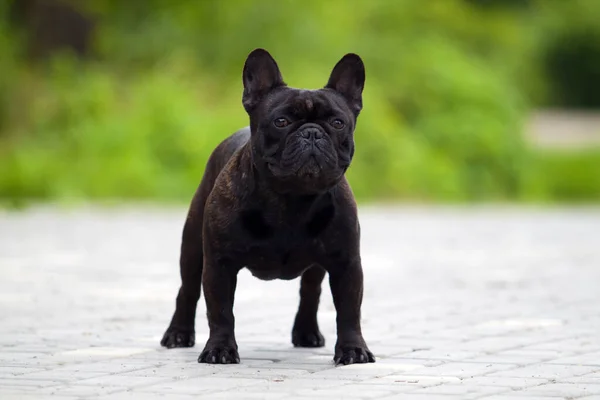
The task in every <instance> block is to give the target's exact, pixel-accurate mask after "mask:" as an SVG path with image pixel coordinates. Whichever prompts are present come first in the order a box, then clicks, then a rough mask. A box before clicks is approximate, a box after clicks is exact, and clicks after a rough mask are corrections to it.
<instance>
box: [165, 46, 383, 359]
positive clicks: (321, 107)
mask: <svg viewBox="0 0 600 400" xmlns="http://www.w3.org/2000/svg"><path fill="white" fill-rule="evenodd" d="M361 74H362V75H361ZM243 77H244V86H245V91H244V97H243V102H244V106H245V108H246V110H247V111H248V114H249V116H250V127H247V128H244V129H241V130H239V131H238V132H236V133H234V134H233V135H232V136H230V137H228V138H227V139H225V140H224V141H223V142H222V143H221V144H220V145H219V146H218V147H217V148H216V149H215V150H214V152H213V153H212V155H211V156H210V158H209V160H208V163H207V166H206V170H205V173H204V177H203V178H202V181H201V183H200V186H199V187H198V189H197V191H196V193H195V195H194V197H193V200H192V203H191V206H190V209H189V212H188V215H187V220H186V222H185V225H184V229H183V237H182V245H181V258H180V271H181V282H182V284H181V288H180V289H179V294H178V296H177V301H176V309H175V313H174V315H173V318H172V320H171V324H170V326H169V328H168V329H167V331H166V332H165V334H164V337H163V339H162V341H161V344H162V345H163V346H165V347H168V348H173V347H191V346H193V345H194V341H195V338H194V323H195V314H196V306H197V302H198V299H199V298H200V288H201V286H202V287H203V288H204V296H205V300H206V306H207V317H208V323H209V328H210V335H209V339H208V341H207V343H206V345H205V348H204V350H203V351H202V353H201V354H200V356H199V358H198V361H199V362H207V363H238V362H239V361H240V359H239V355H238V347H237V343H236V340H235V333H234V315H233V302H234V294H235V288H236V283H237V274H238V272H239V271H240V270H241V269H242V268H247V269H248V270H250V272H251V273H252V274H253V275H254V276H256V277H257V278H259V279H263V280H272V279H285V280H289V279H294V278H297V277H299V276H301V277H302V278H301V284H300V305H299V308H298V311H297V314H296V318H295V322H294V326H293V329H292V343H293V345H294V346H298V347H321V346H323V345H324V344H325V340H324V338H323V335H322V334H321V332H320V331H319V327H318V324H317V310H318V305H319V297H320V294H321V283H322V281H323V279H324V277H325V274H326V273H327V274H328V275H329V283H330V287H331V291H332V296H333V300H334V305H335V307H336V311H337V336H338V338H337V343H336V346H335V356H334V360H335V362H336V363H342V364H350V363H362V362H374V361H375V358H374V356H373V354H372V353H371V352H370V351H369V349H368V347H367V345H366V343H365V341H364V339H363V336H362V332H361V325H360V308H361V303H362V295H363V273H362V267H361V261H360V245H359V243H360V226H359V222H358V217H357V209H356V203H355V201H354V197H353V195H352V191H351V189H350V186H349V185H348V182H347V181H346V178H345V176H344V172H345V171H346V169H347V168H348V166H349V165H350V160H351V158H352V156H353V154H354V141H353V132H354V127H355V124H356V119H357V117H358V114H359V112H360V110H361V108H362V101H361V96H360V95H361V92H362V84H363V83H364V67H363V65H362V61H360V58H358V56H356V55H352V54H350V55H347V56H345V57H344V58H343V59H342V60H340V62H339V63H338V65H336V67H335V68H334V70H333V72H332V75H331V77H330V80H329V83H328V85H327V86H326V87H325V88H324V89H320V90H299V89H294V88H290V87H288V86H287V85H285V83H284V82H283V79H282V78H281V75H280V73H279V69H278V67H277V64H276V63H275V61H274V60H273V59H272V58H271V57H270V55H269V54H268V53H267V52H266V51H265V50H261V49H257V50H255V51H254V52H252V53H251V54H250V55H249V57H248V60H247V61H246V65H245V67H244V75H243ZM278 113H284V114H285V115H288V116H290V115H291V117H290V118H291V119H292V121H295V122H297V121H300V122H298V123H297V126H298V129H295V128H294V127H292V128H290V129H289V130H287V131H285V132H287V133H286V134H281V133H280V132H281V129H280V130H278V129H277V128H274V127H273V125H272V120H273V118H274V116H275V117H276V116H277V115H279V114H278ZM331 115H334V116H335V115H338V116H341V117H340V118H343V119H345V121H346V122H347V125H348V126H347V127H346V128H345V129H344V131H343V132H342V131H339V132H338V131H335V129H333V128H332V127H331V126H329V124H328V122H327V121H329V119H328V118H330V117H331ZM324 121H325V122H324ZM295 122H294V123H295ZM306 132H308V133H306ZM311 132H312V133H311ZM317 133H318V135H317ZM300 134H304V135H305V136H307V137H308V136H309V135H310V134H313V136H312V138H313V139H311V140H313V142H311V143H312V145H314V146H317V147H318V148H319V149H320V150H318V151H316V153H315V154H317V155H316V156H314V157H316V158H317V161H315V162H317V163H318V165H320V169H319V172H318V173H317V174H316V175H315V174H312V172H310V171H312V170H309V173H304V172H303V171H305V170H304V169H302V168H304V167H302V166H301V167H298V166H297V165H300V164H301V163H302V162H304V161H302V160H301V161H295V160H296V159H297V158H298V157H297V156H298V154H300V153H298V152H300V151H305V150H303V149H304V147H302V146H305V145H306V143H308V142H307V141H306V140H304V139H302V138H300V136H299V135H300ZM315 135H317V136H319V139H314V138H315V137H316V136H315ZM274 149H277V150H276V151H275V150H274ZM306 151H308V150H306ZM286 152H287V153H286ZM275 153H277V154H279V159H278V160H277V161H276V162H277V165H276V166H273V162H274V159H275V158H277V157H276V156H274V155H273V154H275ZM282 154H283V155H282ZM285 154H289V157H287V158H286V155H285ZM300 155H302V154H300ZM294 157H296V158H294ZM265 160H268V162H266V161H265ZM286 163H287V164H286ZM294 163H296V164H297V165H296V166H292V164H294ZM299 163H300V164H299ZM268 165H270V167H267V166H268ZM294 165H295V164H294ZM270 168H273V169H270ZM294 168H295V169H294ZM298 168H300V169H298ZM290 171H292V172H293V171H300V172H294V173H291V172H290ZM300 175H301V176H300Z"/></svg>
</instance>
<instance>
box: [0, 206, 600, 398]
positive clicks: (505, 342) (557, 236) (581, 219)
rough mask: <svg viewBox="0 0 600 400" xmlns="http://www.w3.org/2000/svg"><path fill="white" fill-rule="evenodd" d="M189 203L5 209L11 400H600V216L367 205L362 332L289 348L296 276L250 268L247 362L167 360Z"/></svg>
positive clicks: (2, 376) (242, 330)
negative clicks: (342, 358)
mask: <svg viewBox="0 0 600 400" xmlns="http://www.w3.org/2000/svg"><path fill="white" fill-rule="evenodd" d="M184 215H185V210H184V209H171V210H154V211H150V210H148V211H145V212H133V211H131V210H129V211H128V210H121V211H117V210H112V211H110V210H104V211H102V210H87V211H85V210H84V211H82V210H80V211H76V212H66V211H58V210H54V211H48V210H37V211H28V212H27V213H24V214H10V213H0V399H2V400H7V399H36V400H39V399H45V398H54V399H70V398H86V399H87V398H100V399H106V400H108V399H113V400H114V399H145V400H153V399H156V398H166V399H174V400H179V399H205V398H206V399H236V400H237V399H305V400H306V399H317V400H318V399H329V400H331V399H368V398H374V399H393V398H398V399H405V400H413V399H422V400H436V399H444V400H450V399H479V398H482V399H486V400H502V399H504V400H510V399H512V400H518V399H523V400H539V399H550V400H556V399H560V398H563V399H575V398H576V399H580V398H581V399H587V400H598V399H600V209H596V210H593V209H588V210H554V211H540V210H536V209H529V210H528V209H492V208H488V209H485V208H484V209H471V210H466V209H450V208H448V209H441V208H435V209H427V208H423V209H418V208H414V209H410V208H401V209H396V210H394V209H387V210H384V209H380V210H377V209H374V208H373V209H367V208H363V209H362V212H361V220H362V226H363V247H364V249H363V254H364V256H363V260H364V268H365V279H366V281H365V283H366V287H365V298H364V308H363V324H364V333H365V337H366V339H367V341H368V343H369V345H370V347H371V350H373V352H374V353H375V355H376V356H377V357H378V362H377V363H375V364H369V365H354V366H346V367H338V368H335V367H333V366H332V363H331V358H332V347H333V344H334V341H335V336H334V320H335V313H334V309H333V305H332V301H331V296H330V295H329V292H328V290H325V291H324V293H325V295H324V298H323V301H322V307H321V311H320V315H319V321H320V324H321V328H322V330H323V333H324V334H325V337H326V347H325V348H323V349H318V350H300V349H294V348H292V346H291V344H290V330H291V326H292V320H293V316H294V312H295V310H296V304H297V300H298V295H297V290H298V281H292V282H283V281H273V282H261V281H258V280H256V279H254V278H252V277H251V276H250V274H249V273H247V272H243V273H242V274H241V276H240V279H239V284H238V292H237V297H236V309H235V312H236V317H237V321H236V322H237V337H238V342H239V346H240V356H241V358H242V364H240V365H225V366H209V365H200V364H197V363H196V358H197V355H198V352H199V351H200V350H201V349H200V348H199V346H201V345H202V344H203V342H204V340H205V339H206V337H207V335H206V333H207V327H206V319H205V318H204V304H203V301H202V302H201V304H202V305H201V306H200V309H199V312H198V315H199V318H198V322H197V330H198V334H197V342H198V345H197V346H198V347H196V348H193V349H183V350H181V349H180V350H163V349H161V348H160V347H159V346H158V342H159V339H160V337H161V335H162V333H163V331H164V329H165V328H166V326H167V323H168V322H169V318H170V316H171V313H172V311H173V306H174V299H175V294H176V290H177V288H178V284H179V280H178V271H177V265H176V260H177V257H178V249H179V237H180V231H181V227H182V222H183V218H184Z"/></svg>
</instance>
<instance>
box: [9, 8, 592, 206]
mask: <svg viewBox="0 0 600 400" xmlns="http://www.w3.org/2000/svg"><path fill="white" fill-rule="evenodd" d="M599 20H600V2H598V1H596V0H569V1H564V0H539V1H535V0H529V1H527V0H512V1H508V0H496V1H492V0H488V1H485V0H479V1H477V0H428V1H422V0H373V1H366V0H364V1H363V0H355V1H352V0H328V1H321V0H302V1H296V0H258V1H250V0H239V1H238V0H236V1H222V0H203V1H185V0H129V1H127V2H124V1H121V0H93V1H88V2H79V1H75V0H73V1H68V0H9V1H4V2H0V72H1V73H0V199H1V201H2V203H3V204H5V205H9V206H19V205H24V204H27V203H28V202H31V201H59V202H61V201H63V202H64V201H66V202H73V201H89V200H91V201H108V200H110V201H114V200H117V201H119V200H152V201H162V202H187V201H189V199H190V197H191V195H192V193H193V191H194V190H195V187H196V185H197V184H198V182H199V180H200V178H201V176H202V173H203V170H204V166H205V163H206V160H207V158H208V155H209V154H210V152H211V151H212V149H213V148H214V146H216V145H217V144H218V143H219V142H220V141H221V140H223V139H224V138H225V137H226V136H227V135H228V134H229V133H231V132H233V131H234V130H236V129H238V128H240V127H242V126H245V125H246V124H247V116H246V115H245V113H244V111H243V108H242V106H241V69H242V66H243V62H244V59H245V57H246V55H247V54H248V53H249V52H250V51H251V50H252V49H254V48H256V47H264V48H267V49H268V50H269V51H270V52H271V53H272V54H273V55H274V57H275V58H276V59H277V61H278V63H279V65H280V68H281V69H282V71H283V74H284V78H285V79H286V81H287V82H288V83H289V84H290V85H292V86H298V87H314V88H316V87H321V86H323V85H324V84H325V82H326V79H327V77H328V75H329V72H330V71H331V68H332V67H333V65H334V64H335V62H337V60H338V59H339V58H341V56H342V55H343V54H344V53H346V52H356V53H359V54H360V55H361V56H362V57H363V59H364V61H365V64H366V67H367V85H366V89H365V93H364V104H365V108H364V111H363V113H362V114H361V117H360V119H359V125H358V129H357V133H356V142H357V153H356V157H355V160H354V162H353V165H352V167H351V168H350V170H349V172H348V177H349V179H350V182H351V184H352V186H353V189H354V191H355V194H356V195H357V197H358V198H359V200H361V201H399V200H400V201H421V202H478V201H527V202H566V201H570V202H572V201H578V202H582V201H583V202H590V201H598V200H600V150H599V149H597V148H593V147H592V148H588V149H586V150H585V151H582V150H580V151H576V150H564V149H555V150H547V149H541V148H537V147H534V146H532V145H531V144H530V143H529V142H528V141H527V140H526V137H525V126H526V121H527V118H528V117H529V116H530V114H531V112H532V111H534V110H536V109H540V108H561V109H585V110H591V111H594V110H597V109H598V108H599V107H600V24H599V23H598V21H599ZM599 130H600V129H599Z"/></svg>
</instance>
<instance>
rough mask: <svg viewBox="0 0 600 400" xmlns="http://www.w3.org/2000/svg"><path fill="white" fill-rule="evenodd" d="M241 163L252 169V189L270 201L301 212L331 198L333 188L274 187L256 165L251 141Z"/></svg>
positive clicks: (243, 149) (249, 177)
mask: <svg viewBox="0 0 600 400" xmlns="http://www.w3.org/2000/svg"><path fill="white" fill-rule="evenodd" d="M240 151H241V152H242V154H241V155H240V156H241V160H240V161H241V163H244V164H246V165H247V169H246V170H247V171H252V172H251V175H250V176H248V179H249V181H248V183H249V185H252V186H253V190H252V191H251V192H252V193H253V194H254V195H256V196H259V197H261V198H263V199H264V200H265V201H267V202H268V203H277V204H280V205H282V206H284V207H285V208H286V209H294V210H298V211H299V212H301V210H307V209H311V208H313V206H315V205H317V204H319V203H321V202H322V201H323V199H325V198H327V199H329V198H330V197H331V196H330V195H331V192H332V190H334V188H331V189H329V190H326V191H321V192H315V193H290V192H283V191H279V190H278V188H277V187H274V186H273V184H272V182H271V181H269V179H267V178H266V177H265V176H264V172H261V171H260V170H259V168H257V167H256V164H255V163H254V160H253V157H252V147H251V144H250V143H247V144H246V145H245V146H244V147H243V148H242V149H241V150H240Z"/></svg>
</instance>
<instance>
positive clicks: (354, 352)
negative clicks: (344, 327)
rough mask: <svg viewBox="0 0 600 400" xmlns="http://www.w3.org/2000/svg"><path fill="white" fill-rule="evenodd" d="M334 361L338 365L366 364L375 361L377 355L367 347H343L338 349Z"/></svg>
mask: <svg viewBox="0 0 600 400" xmlns="http://www.w3.org/2000/svg"><path fill="white" fill-rule="evenodd" d="M333 361H334V362H335V364H336V365H340V364H342V365H349V364H364V363H372V362H375V356H374V355H373V353H371V352H370V351H369V349H367V348H366V347H359V346H356V347H341V348H339V349H336V351H335V357H334V358H333Z"/></svg>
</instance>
